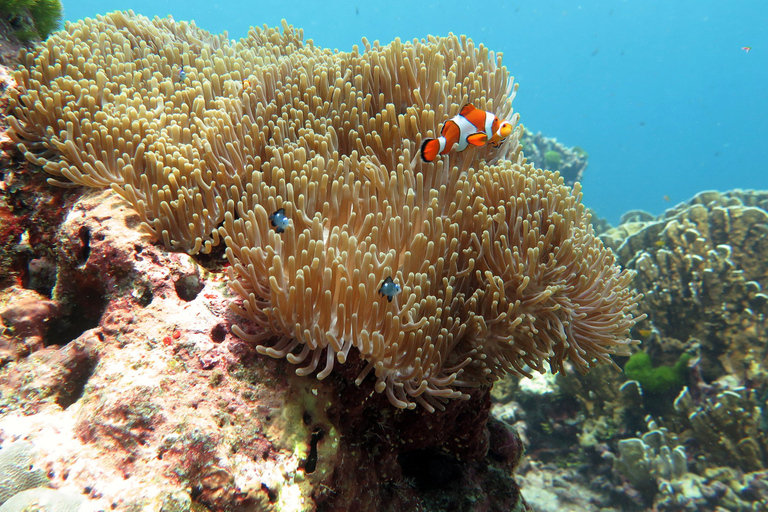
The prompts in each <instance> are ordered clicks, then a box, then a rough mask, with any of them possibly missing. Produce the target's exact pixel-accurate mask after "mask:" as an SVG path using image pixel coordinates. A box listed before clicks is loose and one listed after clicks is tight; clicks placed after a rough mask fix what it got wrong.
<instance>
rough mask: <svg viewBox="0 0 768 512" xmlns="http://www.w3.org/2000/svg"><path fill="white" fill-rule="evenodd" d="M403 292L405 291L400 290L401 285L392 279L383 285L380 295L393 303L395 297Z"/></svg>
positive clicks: (385, 281) (388, 279)
mask: <svg viewBox="0 0 768 512" xmlns="http://www.w3.org/2000/svg"><path fill="white" fill-rule="evenodd" d="M401 291H403V289H402V288H400V285H399V284H397V283H396V282H394V281H393V280H392V277H388V278H386V279H385V280H384V282H383V283H381V288H379V293H380V294H382V295H383V296H385V297H386V298H387V300H388V301H389V302H392V299H393V298H394V296H395V295H397V294H398V293H400V292H401Z"/></svg>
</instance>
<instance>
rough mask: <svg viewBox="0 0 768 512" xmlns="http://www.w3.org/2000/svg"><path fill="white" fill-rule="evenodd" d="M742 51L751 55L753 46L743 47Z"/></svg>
mask: <svg viewBox="0 0 768 512" xmlns="http://www.w3.org/2000/svg"><path fill="white" fill-rule="evenodd" d="M741 49H742V50H744V51H745V52H747V53H749V50H751V49H752V47H751V46H742V47H741Z"/></svg>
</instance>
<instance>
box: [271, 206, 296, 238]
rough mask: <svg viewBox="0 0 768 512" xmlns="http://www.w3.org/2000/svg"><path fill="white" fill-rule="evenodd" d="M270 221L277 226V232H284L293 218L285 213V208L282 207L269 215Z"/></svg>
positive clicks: (273, 225)
mask: <svg viewBox="0 0 768 512" xmlns="http://www.w3.org/2000/svg"><path fill="white" fill-rule="evenodd" d="M269 222H270V224H272V227H274V228H275V232H276V233H282V232H283V231H285V228H287V227H288V224H290V223H291V219H289V218H288V217H287V216H286V215H285V208H280V209H279V210H277V211H276V212H275V213H273V214H272V215H270V216H269Z"/></svg>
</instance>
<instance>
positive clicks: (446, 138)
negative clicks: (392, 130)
mask: <svg viewBox="0 0 768 512" xmlns="http://www.w3.org/2000/svg"><path fill="white" fill-rule="evenodd" d="M510 133H512V123H510V122H509V121H502V120H500V119H499V118H498V117H496V115H495V114H494V113H493V112H486V111H484V110H480V109H478V108H475V106H474V105H472V104H470V103H467V104H466V105H464V106H463V107H461V112H459V114H458V115H457V116H454V117H453V118H452V119H449V120H448V121H446V122H445V124H444V125H443V129H442V130H441V131H440V137H438V138H436V139H424V142H422V143H421V150H420V151H419V153H420V154H421V159H422V160H424V161H425V162H432V161H434V159H435V158H437V155H447V154H448V152H449V151H451V150H452V149H453V146H454V145H455V144H458V145H459V146H458V147H457V148H456V151H464V150H465V149H466V148H467V146H468V145H469V144H472V145H473V146H478V147H481V146H485V145H486V144H490V145H491V146H493V147H495V148H497V147H499V146H500V145H501V143H502V142H504V141H505V140H506V139H507V137H508V136H509V134H510Z"/></svg>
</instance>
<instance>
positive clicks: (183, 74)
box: [179, 68, 187, 82]
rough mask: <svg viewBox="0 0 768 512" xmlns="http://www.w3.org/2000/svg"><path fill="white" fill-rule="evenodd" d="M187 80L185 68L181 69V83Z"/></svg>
mask: <svg viewBox="0 0 768 512" xmlns="http://www.w3.org/2000/svg"><path fill="white" fill-rule="evenodd" d="M186 79H187V72H186V71H184V68H181V69H180V70H179V82H183V81H184V80H186Z"/></svg>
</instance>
